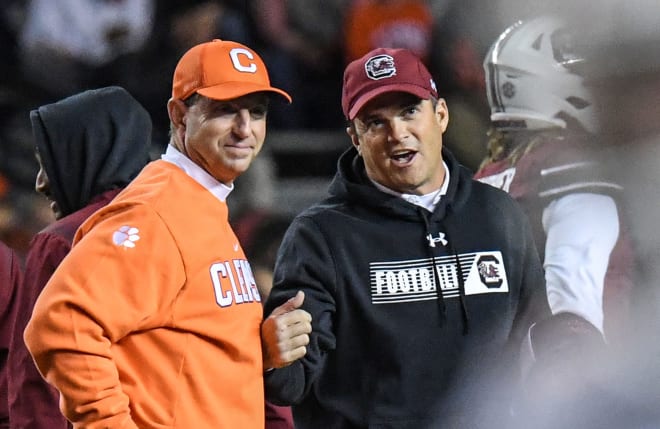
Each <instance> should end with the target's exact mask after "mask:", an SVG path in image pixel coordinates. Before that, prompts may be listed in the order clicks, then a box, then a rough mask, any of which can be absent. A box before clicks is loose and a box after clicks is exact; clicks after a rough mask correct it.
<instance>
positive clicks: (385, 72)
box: [364, 55, 396, 80]
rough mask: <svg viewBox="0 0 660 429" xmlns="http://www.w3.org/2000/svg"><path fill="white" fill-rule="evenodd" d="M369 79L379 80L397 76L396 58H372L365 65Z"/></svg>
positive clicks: (381, 56) (378, 56) (387, 56)
mask: <svg viewBox="0 0 660 429" xmlns="http://www.w3.org/2000/svg"><path fill="white" fill-rule="evenodd" d="M364 69H365V71H366V72H367V76H368V77H369V79H373V80H378V79H383V78H386V77H391V76H394V75H395V74H396V67H395V66H394V58H392V57H391V56H389V55H376V56H375V57H371V58H369V59H368V60H367V62H366V63H365V64H364Z"/></svg>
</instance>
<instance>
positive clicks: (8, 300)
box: [0, 243, 21, 429]
mask: <svg viewBox="0 0 660 429" xmlns="http://www.w3.org/2000/svg"><path fill="white" fill-rule="evenodd" d="M20 281H21V268H20V263H19V260H18V256H17V255H16V253H15V252H14V251H13V250H11V249H10V248H9V247H7V246H5V245H4V243H0V428H1V429H4V428H9V410H8V408H7V407H8V395H7V393H6V392H7V388H6V386H7V383H8V381H7V376H8V372H9V368H8V366H7V360H8V355H9V344H10V342H11V333H12V327H13V319H12V309H13V308H14V305H15V304H14V303H15V297H16V291H17V290H18V288H19V286H20V285H19V283H20Z"/></svg>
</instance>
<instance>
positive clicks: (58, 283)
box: [25, 206, 184, 429]
mask: <svg viewBox="0 0 660 429" xmlns="http://www.w3.org/2000/svg"><path fill="white" fill-rule="evenodd" d="M183 282H184V273H183V268H182V264H181V260H180V256H179V253H178V250H177V248H176V246H175V244H174V240H173V239H172V237H171V235H170V234H169V231H168V230H167V229H166V228H165V226H164V225H163V224H162V221H161V220H160V218H159V217H158V216H156V215H155V214H154V213H153V212H151V210H150V209H148V208H146V207H143V206H132V207H128V208H125V209H123V210H122V211H120V212H117V213H114V214H113V215H112V216H109V217H106V218H105V220H103V221H100V222H99V223H98V224H96V225H95V227H94V228H93V229H92V230H91V231H90V232H89V233H88V234H87V235H85V236H84V237H83V238H82V240H80V241H79V242H78V243H77V244H76V245H75V246H74V247H73V249H72V250H71V252H70V253H69V255H68V256H67V257H66V258H65V259H64V261H63V262H62V264H61V265H60V267H59V268H58V269H57V270H56V271H55V273H54V275H53V277H52V278H51V279H50V281H49V282H48V283H47V285H46V287H45V288H44V290H43V292H42V294H41V295H40V296H39V298H38V300H37V302H36V305H35V308H34V312H33V315H32V318H31V319H30V321H29V323H28V326H27V328H26V330H25V342H26V345H27V347H28V349H29V351H30V353H31V354H32V356H33V358H34V360H35V363H36V364H37V367H38V368H39V371H40V372H41V374H42V375H43V376H44V378H46V379H47V381H48V382H49V383H51V384H52V385H54V386H55V387H56V388H57V389H58V390H59V391H60V393H61V409H62V412H63V413H64V414H65V416H66V417H67V418H68V419H69V420H70V421H72V422H73V423H74V424H76V425H78V426H80V427H90V428H96V427H98V428H100V427H112V428H122V429H123V428H131V429H132V428H136V425H135V423H134V422H133V421H132V420H131V417H130V412H129V398H128V397H127V396H126V394H125V393H124V392H123V391H122V388H121V384H120V380H119V374H118V370H117V367H116V365H115V362H114V360H113V352H112V346H113V344H116V343H117V342H119V341H120V340H121V339H122V338H124V337H126V336H127V335H128V334H130V333H131V332H134V331H138V330H146V329H150V328H152V327H157V326H162V325H163V324H164V323H165V320H162V319H163V318H164V317H165V316H164V315H163V311H162V309H163V308H169V307H170V305H171V303H172V302H173V300H174V298H175V296H176V293H177V292H178V290H179V288H180V287H181V285H182V284H183Z"/></svg>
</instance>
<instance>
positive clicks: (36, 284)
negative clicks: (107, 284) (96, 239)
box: [9, 86, 152, 429]
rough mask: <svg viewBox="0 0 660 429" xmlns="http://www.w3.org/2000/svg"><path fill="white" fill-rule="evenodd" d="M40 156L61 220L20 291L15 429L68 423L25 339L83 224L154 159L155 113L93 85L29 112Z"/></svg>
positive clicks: (42, 185)
mask: <svg viewBox="0 0 660 429" xmlns="http://www.w3.org/2000/svg"><path fill="white" fill-rule="evenodd" d="M30 121H31V123H32V131H33V136H34V140H35V155H36V158H37V161H38V162H39V167H40V169H39V172H38V173H37V177H36V184H35V189H36V191H37V192H39V193H42V194H43V195H45V196H46V197H47V198H48V199H49V200H50V201H51V208H52V210H53V213H54V214H55V218H56V219H57V220H56V222H54V223H52V224H51V225H49V226H47V227H46V228H45V229H44V230H42V231H41V232H39V233H38V234H36V235H35V236H34V237H33V239H32V241H31V243H30V249H29V251H28V254H27V257H26V263H25V276H24V280H23V283H22V286H21V287H20V288H19V290H18V291H17V297H16V304H15V306H14V314H15V316H14V323H15V325H14V329H13V337H12V341H11V346H10V358H9V362H10V363H9V373H10V378H9V408H10V420H11V422H12V427H13V428H17V429H18V428H21V429H26V428H34V429H37V428H52V429H58V428H65V427H67V421H66V419H65V418H64V416H63V415H62V413H61V411H60V409H59V393H58V392H57V391H56V390H55V389H54V388H53V387H51V386H50V385H49V384H48V383H46V381H45V380H44V379H42V377H41V375H40V374H39V372H38V370H37V368H36V366H35V365H34V362H33V360H32V357H31V356H30V354H29V352H28V350H27V348H26V346H25V343H24V341H23V331H24V330H25V327H26V325H27V322H28V320H29V318H30V314H31V313H32V308H33V306H34V303H35V301H36V300H37V297H38V296H39V294H40V292H41V290H42V289H43V288H44V286H45V285H46V283H47V282H48V280H49V278H50V277H51V275H52V274H53V272H54V271H55V269H56V268H57V267H58V266H59V264H60V262H61V261H62V260H63V259H64V257H65V256H66V255H67V254H68V253H69V251H70V250H71V245H72V242H73V238H74V234H75V232H76V230H77V229H78V227H79V226H80V225H81V224H82V223H83V222H84V221H85V220H86V219H87V218H88V217H89V216H90V215H91V214H92V213H94V212H95V211H97V210H98V209H100V208H101V207H103V206H105V205H106V204H107V203H108V202H110V201H111V200H112V199H113V198H114V197H115V196H116V195H117V194H118V193H119V192H120V191H121V190H122V189H123V188H124V187H125V186H126V185H127V184H128V183H129V182H130V181H131V180H132V179H133V178H135V177H136V176H137V174H138V173H139V172H140V171H141V170H142V168H143V167H144V166H145V165H146V164H147V163H148V162H149V160H150V157H149V148H150V144H151V128H152V124H151V118H150V116H149V114H148V113H147V111H146V110H145V109H144V108H143V106H142V105H141V104H139V103H138V102H137V101H136V100H135V99H134V98H133V96H131V95H130V94H129V93H128V92H127V91H126V90H124V89H123V88H121V87H117V86H111V87H105V88H100V89H92V90H88V91H85V92H81V93H79V94H76V95H72V96H70V97H67V98H65V99H63V100H60V101H58V102H56V103H52V104H47V105H44V106H41V107H39V108H38V109H35V110H33V111H32V112H30Z"/></svg>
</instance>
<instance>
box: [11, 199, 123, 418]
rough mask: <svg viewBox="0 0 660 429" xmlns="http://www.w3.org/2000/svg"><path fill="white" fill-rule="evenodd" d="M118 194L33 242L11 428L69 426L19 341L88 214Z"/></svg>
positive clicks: (15, 355) (19, 318)
mask: <svg viewBox="0 0 660 429" xmlns="http://www.w3.org/2000/svg"><path fill="white" fill-rule="evenodd" d="M119 192H120V189H112V190H110V191H106V192H104V193H103V194H101V195H98V196H97V197H96V198H94V199H93V200H92V202H91V203H90V204H89V205H88V206H86V207H84V208H82V209H80V210H78V211H76V212H73V213H71V214H70V215H68V216H65V217H63V218H62V219H60V220H58V221H56V222H54V223H52V224H51V225H49V226H48V227H46V228H45V229H44V230H43V231H41V232H39V233H38V234H36V235H35V236H34V238H33V239H32V241H31V243H30V250H29V251H28V254H27V258H26V262H25V278H24V280H23V284H22V287H21V288H20V290H19V292H18V293H17V294H16V299H15V303H14V307H15V308H16V309H20V311H17V312H16V315H15V316H14V319H15V321H14V329H13V338H12V342H11V358H10V361H9V371H10V377H9V403H10V413H11V420H12V427H17V428H35V429H40V428H48V429H64V428H66V427H67V426H70V425H69V424H68V422H67V420H66V419H65V418H64V415H62V412H61V411H60V409H59V406H58V404H59V393H58V392H57V390H56V389H55V388H54V387H52V386H51V385H49V384H48V383H47V382H46V381H45V380H44V379H43V378H42V377H41V375H40V374H39V371H37V367H36V366H35V365H34V362H33V361H32V356H30V353H29V352H28V350H27V348H26V346H25V343H24V341H23V331H24V330H25V326H26V325H27V322H28V320H29V319H30V315H31V314H32V308H33V307H34V303H35V301H36V300H37V297H38V296H39V294H40V293H41V290H42V289H43V288H44V286H45V285H46V283H47V282H48V279H50V276H51V275H52V274H53V272H54V271H55V269H56V268H57V267H58V266H59V264H60V263H61V262H62V259H64V257H65V256H66V255H67V254H68V253H69V251H70V250H71V243H72V242H73V236H74V235H75V233H76V230H77V229H78V227H79V226H80V224H82V222H83V221H84V220H85V219H87V218H88V217H89V216H90V215H91V214H92V213H94V212H95V211H96V210H98V209H100V208H101V207H103V206H105V205H106V204H107V203H108V202H110V200H112V198H114V197H115V196H116V195H117V194H118V193H119Z"/></svg>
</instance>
